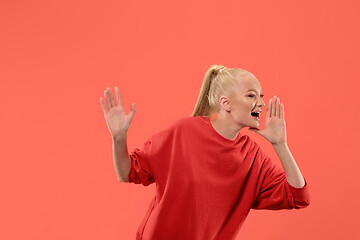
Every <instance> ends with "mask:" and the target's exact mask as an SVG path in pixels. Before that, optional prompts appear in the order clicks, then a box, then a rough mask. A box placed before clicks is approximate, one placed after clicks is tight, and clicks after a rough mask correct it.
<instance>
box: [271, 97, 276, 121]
mask: <svg viewBox="0 0 360 240" xmlns="http://www.w3.org/2000/svg"><path fill="white" fill-rule="evenodd" d="M275 104H276V95H275V96H274V97H273V99H272V101H271V117H275V116H276V115H275V113H276V112H275Z"/></svg>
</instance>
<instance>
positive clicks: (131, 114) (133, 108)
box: [129, 103, 136, 121]
mask: <svg viewBox="0 0 360 240" xmlns="http://www.w3.org/2000/svg"><path fill="white" fill-rule="evenodd" d="M135 111H136V110H135V103H133V104H132V105H131V110H130V113H129V115H130V119H131V120H132V118H133V117H134V114H135ZM131 120H130V121H131Z"/></svg>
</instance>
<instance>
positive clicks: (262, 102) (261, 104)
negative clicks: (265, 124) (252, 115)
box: [259, 99, 265, 108]
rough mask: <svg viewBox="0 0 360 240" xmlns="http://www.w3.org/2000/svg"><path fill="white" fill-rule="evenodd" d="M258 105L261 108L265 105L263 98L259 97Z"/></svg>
mask: <svg viewBox="0 0 360 240" xmlns="http://www.w3.org/2000/svg"><path fill="white" fill-rule="evenodd" d="M259 104H260V106H261V107H262V108H263V107H265V102H264V100H263V99H261V101H260V103H259Z"/></svg>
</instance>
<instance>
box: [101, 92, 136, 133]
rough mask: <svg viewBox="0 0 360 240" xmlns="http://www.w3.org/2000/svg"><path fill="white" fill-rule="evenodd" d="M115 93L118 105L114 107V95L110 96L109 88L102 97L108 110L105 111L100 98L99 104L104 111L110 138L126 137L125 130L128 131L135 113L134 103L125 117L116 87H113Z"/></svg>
mask: <svg viewBox="0 0 360 240" xmlns="http://www.w3.org/2000/svg"><path fill="white" fill-rule="evenodd" d="M115 92H116V97H117V101H118V105H116V102H115V98H114V95H113V94H112V92H111V89H110V88H107V89H106V90H105V91H104V96H105V99H106V103H107V107H108V109H109V110H107V109H106V106H105V103H104V100H103V99H102V98H100V103H101V106H102V109H103V111H104V116H105V120H106V124H107V126H108V128H109V131H110V133H111V136H112V137H113V138H118V137H122V136H126V134H127V130H128V129H129V126H130V123H131V120H132V118H133V116H134V113H135V103H133V104H132V105H131V110H130V113H129V114H128V115H126V113H125V110H124V107H123V103H122V98H121V95H120V91H119V89H118V87H115Z"/></svg>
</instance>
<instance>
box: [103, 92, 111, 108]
mask: <svg viewBox="0 0 360 240" xmlns="http://www.w3.org/2000/svg"><path fill="white" fill-rule="evenodd" d="M109 89H110V88H107V89H106V90H105V91H104V96H105V100H106V104H107V107H108V109H109V111H110V109H111V103H110V98H109V93H108V90H109Z"/></svg>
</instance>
